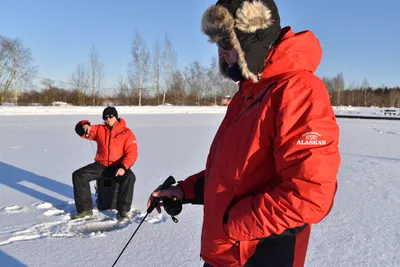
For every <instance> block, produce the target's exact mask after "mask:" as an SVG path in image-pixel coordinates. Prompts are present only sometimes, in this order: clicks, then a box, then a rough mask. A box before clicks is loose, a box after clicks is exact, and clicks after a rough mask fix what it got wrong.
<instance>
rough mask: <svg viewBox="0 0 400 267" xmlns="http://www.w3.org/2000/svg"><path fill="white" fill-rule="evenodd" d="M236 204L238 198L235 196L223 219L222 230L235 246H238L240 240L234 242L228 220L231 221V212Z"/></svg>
mask: <svg viewBox="0 0 400 267" xmlns="http://www.w3.org/2000/svg"><path fill="white" fill-rule="evenodd" d="M236 202H237V199H236V196H233V198H232V200H231V202H230V203H229V205H228V207H227V208H226V209H225V212H224V216H223V218H222V229H223V231H224V234H225V236H226V237H227V239H228V240H229V241H230V242H231V243H233V244H237V243H238V242H239V241H238V240H233V239H232V238H231V237H230V235H229V229H228V219H229V211H230V210H231V208H232V207H233V206H234V205H235V204H236Z"/></svg>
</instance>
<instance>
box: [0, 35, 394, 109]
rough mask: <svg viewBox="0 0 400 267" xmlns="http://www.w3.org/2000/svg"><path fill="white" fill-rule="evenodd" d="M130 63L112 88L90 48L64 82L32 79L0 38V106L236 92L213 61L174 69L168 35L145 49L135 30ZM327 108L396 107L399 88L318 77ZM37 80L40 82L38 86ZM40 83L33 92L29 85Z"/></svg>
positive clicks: (197, 97) (29, 67) (216, 100)
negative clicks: (324, 90)
mask: <svg viewBox="0 0 400 267" xmlns="http://www.w3.org/2000/svg"><path fill="white" fill-rule="evenodd" d="M129 52H130V56H129V62H128V63H129V64H128V68H127V70H126V73H125V74H122V75H121V76H120V77H119V78H118V84H117V85H116V86H115V87H114V88H104V86H103V85H104V82H105V80H106V73H105V71H104V63H103V62H102V61H101V59H100V55H99V53H98V52H97V50H96V47H95V46H94V45H93V47H92V51H91V53H90V55H88V61H87V63H86V64H85V63H84V62H79V63H77V65H76V67H75V69H74V70H71V74H70V75H69V79H68V81H65V82H58V81H54V80H51V79H46V78H40V77H37V76H36V74H37V70H38V66H35V65H34V64H33V58H32V54H31V52H30V49H29V48H28V47H26V46H25V45H24V44H23V42H22V41H21V40H19V39H11V38H7V37H4V36H0V104H2V103H5V102H7V103H13V104H16V105H51V104H53V103H54V102H56V101H62V102H66V103H69V104H72V105H76V106H88V105H91V106H97V105H105V104H114V105H138V106H141V105H160V104H173V105H218V104H220V103H221V100H222V99H223V98H224V97H225V96H226V95H231V96H232V95H233V94H234V93H235V92H236V91H237V85H236V83H234V82H232V81H231V80H229V79H225V78H223V77H222V76H221V75H220V73H219V70H218V59H217V58H216V57H212V58H211V61H210V64H209V65H208V66H203V65H201V64H200V63H199V61H194V62H192V63H190V64H189V65H188V66H186V67H184V68H183V69H178V68H177V66H176V63H177V53H176V52H175V50H174V48H173V46H172V43H171V41H170V40H169V38H168V35H165V37H164V40H163V43H162V44H161V43H159V42H158V41H157V42H156V43H155V44H154V46H153V48H152V49H151V50H150V49H149V48H148V47H147V45H146V42H145V41H144V40H143V39H142V37H141V35H140V33H139V31H136V32H135V36H134V38H133V41H132V43H131V48H130V51H129ZM322 80H323V82H324V83H325V85H326V87H327V89H328V92H329V95H330V98H331V103H332V105H335V106H339V105H352V106H382V107H383V106H386V107H389V106H390V107H400V88H399V87H394V88H388V87H379V88H372V87H371V86H370V85H369V83H368V81H367V79H365V80H364V81H363V82H362V84H360V85H357V84H354V83H353V84H350V85H349V86H347V88H346V86H345V81H344V77H343V73H339V74H337V75H336V76H334V77H322ZM38 81H40V83H39V82H38ZM35 83H36V84H40V85H39V88H36V87H37V86H35V85H34V84H35Z"/></svg>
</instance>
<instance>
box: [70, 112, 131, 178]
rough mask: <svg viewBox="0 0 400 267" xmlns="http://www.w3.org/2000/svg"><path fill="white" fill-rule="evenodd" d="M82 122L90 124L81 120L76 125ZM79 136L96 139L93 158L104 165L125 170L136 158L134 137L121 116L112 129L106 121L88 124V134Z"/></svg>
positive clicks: (81, 124)
mask: <svg viewBox="0 0 400 267" xmlns="http://www.w3.org/2000/svg"><path fill="white" fill-rule="evenodd" d="M84 124H89V125H90V122H89V121H87V120H82V121H80V122H78V124H77V126H78V127H79V126H83V125H84ZM77 133H78V132H77ZM78 135H79V133H78ZM80 136H81V137H82V138H87V139H90V140H94V141H96V143H97V153H96V157H95V159H94V160H95V161H97V162H98V163H100V164H102V165H104V166H119V167H121V168H123V169H125V170H127V169H129V168H130V167H132V165H133V164H134V163H135V162H136V160H137V157H138V148H137V142H136V137H135V135H134V134H133V132H132V131H131V130H130V129H129V128H128V127H126V122H125V120H124V119H122V118H119V119H118V121H117V122H116V123H115V124H114V126H113V128H112V129H110V127H109V126H108V125H107V124H106V123H104V124H95V125H90V132H89V133H88V136H86V135H85V134H82V135H80Z"/></svg>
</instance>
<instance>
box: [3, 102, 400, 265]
mask: <svg viewBox="0 0 400 267" xmlns="http://www.w3.org/2000/svg"><path fill="white" fill-rule="evenodd" d="M102 110H103V107H85V108H80V107H1V106H0V137H1V142H0V196H1V197H0V266H2V267H3V266H6V267H8V266H18V267H19V266H38V267H42V266H49V267H50V266H51V267H52V266H112V264H113V263H114V261H115V260H116V258H117V257H118V255H119V253H120V252H121V250H122V249H123V248H124V246H125V245H126V243H127V242H128V240H129V238H130V237H131V235H132V234H133V232H134V231H135V229H136V227H137V226H138V225H139V223H140V221H141V219H142V218H143V217H144V215H145V211H146V202H147V198H148V196H149V194H150V193H151V191H152V190H153V189H154V188H156V187H157V186H158V185H159V184H160V183H162V182H163V181H164V180H165V179H166V178H167V177H168V176H169V175H173V176H174V177H175V178H176V179H177V180H180V179H184V178H185V177H187V176H188V175H191V174H193V173H194V172H197V171H199V170H201V169H203V167H204V164H205V160H206V156H207V153H208V148H209V145H210V143H211V141H212V139H213V137H214V134H215V132H216V130H217V128H218V126H219V123H220V122H221V120H222V118H223V116H224V112H225V111H226V107H173V106H160V107H140V108H139V107H119V108H118V111H119V113H120V115H121V116H123V117H124V118H125V119H126V120H127V123H128V126H129V127H130V128H131V129H132V130H133V131H134V133H135V134H136V137H137V139H138V145H139V159H138V161H137V163H136V164H135V165H134V167H133V171H134V173H135V174H136V176H137V182H136V185H135V194H134V200H133V205H132V210H131V212H130V215H131V216H132V221H131V222H127V223H120V222H118V221H117V220H116V219H115V213H116V211H114V210H111V211H101V212H99V211H98V210H96V209H94V212H95V216H94V218H91V219H80V220H76V221H71V220H70V215H71V214H74V213H75V206H74V202H73V188H72V180H71V173H72V172H73V171H74V170H75V169H77V168H80V167H82V166H84V165H86V164H88V163H90V162H92V161H93V158H94V150H95V148H96V144H95V143H94V142H90V141H88V140H84V139H81V138H79V137H77V136H76V134H75V132H74V126H75V123H76V122H77V121H78V120H81V119H89V120H91V121H92V122H93V123H101V115H100V114H101V111H102ZM338 110H339V111H340V112H345V110H348V109H346V108H336V111H337V112H338ZM351 110H352V112H355V110H356V112H364V113H371V112H375V111H371V109H357V108H352V109H351ZM28 112H33V114H34V115H35V116H32V115H27V114H28ZM378 112H379V110H378ZM31 114H32V113H31ZM6 115H7V116H6ZM36 115H47V116H36ZM338 122H339V125H340V129H341V140H340V149H341V154H342V163H341V168H340V171H339V177H338V179H339V188H338V192H337V195H336V200H335V205H334V207H333V209H332V211H331V213H330V214H329V215H328V217H327V218H326V219H324V220H323V221H322V222H321V223H320V224H318V225H314V226H313V230H312V235H311V239H310V244H309V251H308V255H307V263H306V266H313V267H314V266H316V267H321V266H335V267H336V266H341V267H342V266H349V267H350V266H351V267H353V266H400V255H399V253H398V251H400V231H399V221H400V209H399V207H400V179H399V175H398V174H399V171H400V142H399V141H400V140H399V138H400V121H385V120H363V119H338ZM94 184H95V183H94V182H93V183H92V192H93V198H95V195H94ZM177 217H178V219H179V222H178V223H174V222H173V221H172V220H171V218H170V217H169V216H168V215H166V214H165V212H163V213H162V214H160V215H159V214H157V212H156V211H154V212H153V213H152V214H150V215H149V216H148V217H147V219H146V221H145V222H144V223H143V224H142V225H141V227H140V228H139V230H138V232H137V233H136V235H135V236H134V238H133V239H132V241H131V242H130V244H129V245H128V247H127V248H126V250H125V251H124V253H123V254H122V256H121V258H120V259H119V261H118V263H117V264H116V266H143V267H145V266H166V267H168V266H174V267H175V266H189V267H192V266H200V267H201V266H202V265H203V262H202V261H201V260H200V256H199V249H200V233H201V223H202V209H201V206H194V205H185V206H184V209H183V211H182V213H181V214H180V215H178V216H177Z"/></svg>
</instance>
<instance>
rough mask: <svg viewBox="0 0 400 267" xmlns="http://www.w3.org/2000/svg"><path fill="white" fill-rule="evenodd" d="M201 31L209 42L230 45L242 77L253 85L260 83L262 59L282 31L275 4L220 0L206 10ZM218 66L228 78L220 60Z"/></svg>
mask: <svg viewBox="0 0 400 267" xmlns="http://www.w3.org/2000/svg"><path fill="white" fill-rule="evenodd" d="M201 27H202V32H203V33H205V34H206V35H208V37H209V41H210V42H212V43H219V42H221V41H224V42H229V43H230V45H231V46H232V47H233V48H234V49H235V50H236V51H237V52H238V55H239V59H238V62H237V64H238V65H239V67H240V70H241V72H242V75H243V77H244V78H245V79H249V80H252V81H253V82H258V81H259V79H260V76H261V73H262V71H263V68H264V60H265V57H266V55H267V54H268V51H269V50H270V48H271V46H272V44H273V43H274V42H275V41H276V40H277V39H278V37H279V34H280V31H281V26H280V17H279V13H278V9H277V7H276V4H275V2H274V0H219V1H218V2H217V3H216V4H215V5H213V6H211V7H209V8H207V9H206V11H205V12H204V14H203V17H202V23H201ZM219 66H220V71H221V73H222V75H224V76H226V77H227V76H228V64H227V63H226V62H225V60H223V59H221V58H220V59H219Z"/></svg>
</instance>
